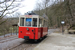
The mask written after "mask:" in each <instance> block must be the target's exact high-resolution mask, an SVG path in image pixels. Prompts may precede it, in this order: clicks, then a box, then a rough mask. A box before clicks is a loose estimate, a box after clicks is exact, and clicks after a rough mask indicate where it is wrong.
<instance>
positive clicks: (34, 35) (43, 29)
mask: <svg viewBox="0 0 75 50" xmlns="http://www.w3.org/2000/svg"><path fill="white" fill-rule="evenodd" d="M47 26H48V18H47V17H42V16H39V15H37V14H35V13H27V14H25V15H22V16H20V17H19V35H18V37H19V38H24V39H25V40H28V39H33V40H38V39H40V38H43V37H44V36H46V35H47V34H48V27H47Z"/></svg>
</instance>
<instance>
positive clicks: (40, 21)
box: [39, 19, 42, 27]
mask: <svg viewBox="0 0 75 50" xmlns="http://www.w3.org/2000/svg"><path fill="white" fill-rule="evenodd" d="M39 26H40V27H42V19H39Z"/></svg>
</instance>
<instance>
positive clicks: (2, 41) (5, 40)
mask: <svg viewBox="0 0 75 50" xmlns="http://www.w3.org/2000/svg"><path fill="white" fill-rule="evenodd" d="M14 39H18V37H17V36H15V37H9V38H4V39H0V43H4V42H7V41H11V40H14Z"/></svg>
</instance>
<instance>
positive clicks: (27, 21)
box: [25, 18, 32, 26]
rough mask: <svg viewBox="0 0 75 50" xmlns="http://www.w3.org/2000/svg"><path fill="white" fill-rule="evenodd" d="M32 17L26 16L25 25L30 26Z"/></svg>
mask: <svg viewBox="0 0 75 50" xmlns="http://www.w3.org/2000/svg"><path fill="white" fill-rule="evenodd" d="M31 22H32V19H31V18H26V22H25V26H31Z"/></svg>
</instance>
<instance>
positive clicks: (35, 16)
mask: <svg viewBox="0 0 75 50" xmlns="http://www.w3.org/2000/svg"><path fill="white" fill-rule="evenodd" d="M20 17H24V18H44V19H48V17H47V16H46V15H45V14H43V15H42V16H39V15H37V14H36V13H34V12H27V13H25V15H21V16H20Z"/></svg>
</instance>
